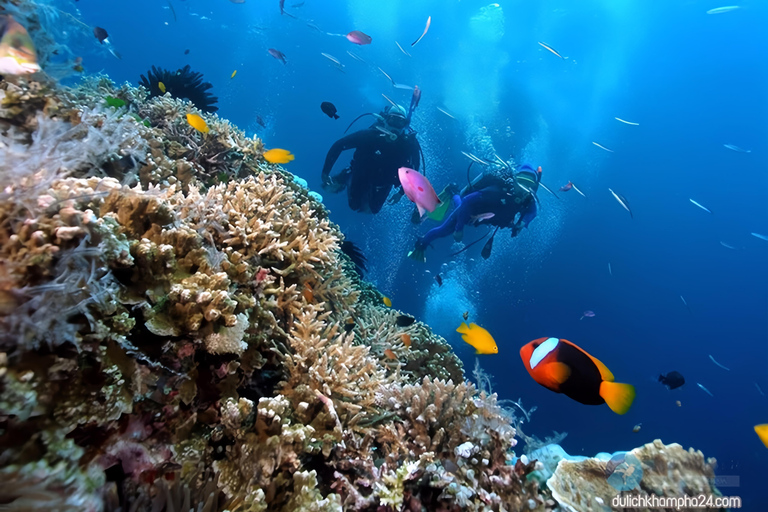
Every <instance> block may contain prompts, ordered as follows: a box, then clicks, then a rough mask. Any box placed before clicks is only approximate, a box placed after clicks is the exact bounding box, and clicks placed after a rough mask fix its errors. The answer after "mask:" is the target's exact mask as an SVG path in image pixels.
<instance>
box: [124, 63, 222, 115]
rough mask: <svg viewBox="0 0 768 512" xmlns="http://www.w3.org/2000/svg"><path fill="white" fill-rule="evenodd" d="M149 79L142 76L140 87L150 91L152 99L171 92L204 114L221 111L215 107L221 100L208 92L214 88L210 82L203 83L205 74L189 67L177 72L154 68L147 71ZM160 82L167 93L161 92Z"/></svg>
mask: <svg viewBox="0 0 768 512" xmlns="http://www.w3.org/2000/svg"><path fill="white" fill-rule="evenodd" d="M147 77H149V78H147ZM147 77H145V76H144V75H141V80H139V85H142V86H144V87H145V88H146V89H147V90H148V91H149V95H150V97H151V96H162V95H163V94H164V93H165V92H169V93H170V94H171V96H173V97H175V98H182V99H187V100H189V101H191V102H192V103H194V104H195V106H196V107H197V108H199V109H200V110H202V111H204V112H216V111H217V110H218V109H219V107H216V106H215V105H214V104H215V103H217V102H218V101H219V99H218V98H217V97H216V96H212V95H211V94H210V93H209V92H207V91H208V89H210V88H212V87H213V86H212V85H211V84H210V83H209V82H203V74H202V73H198V72H197V71H192V68H190V67H189V65H186V66H184V67H183V68H181V69H178V70H176V71H168V70H167V69H162V68H160V69H158V68H156V67H155V66H152V69H151V70H149V71H147ZM160 82H162V83H163V85H164V86H165V92H164V91H161V90H160V85H159V84H160Z"/></svg>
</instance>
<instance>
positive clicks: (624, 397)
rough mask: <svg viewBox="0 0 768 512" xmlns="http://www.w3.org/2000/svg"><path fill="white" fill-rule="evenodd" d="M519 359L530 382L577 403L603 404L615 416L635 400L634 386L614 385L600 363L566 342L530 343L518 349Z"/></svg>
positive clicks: (609, 372)
mask: <svg viewBox="0 0 768 512" xmlns="http://www.w3.org/2000/svg"><path fill="white" fill-rule="evenodd" d="M520 357H521V358H522V359H523V364H524V365H525V369H526V370H528V373H530V374H531V377H533V380H535V381H536V382H538V383H539V384H541V385H542V386H544V387H545V388H547V389H549V390H552V391H554V392H555V393H563V394H564V395H565V396H567V397H569V398H572V399H573V400H576V401H577V402H579V403H582V404H586V405H600V404H604V403H607V404H608V407H610V408H611V410H612V411H613V412H615V413H616V414H624V413H626V412H627V411H628V410H629V408H630V407H631V406H632V402H633V401H634V399H635V387H634V386H632V385H631V384H620V383H618V382H614V381H613V374H612V373H611V371H610V370H609V369H608V368H607V367H606V366H605V365H604V364H603V363H602V362H600V361H599V360H598V359H596V358H594V357H592V356H591V355H589V354H588V353H587V352H585V351H584V350H583V349H581V348H580V347H578V346H576V345H575V344H573V343H571V342H570V341H568V340H563V339H558V338H539V339H537V340H533V341H532V342H530V343H528V344H526V345H525V346H523V348H521V349H520Z"/></svg>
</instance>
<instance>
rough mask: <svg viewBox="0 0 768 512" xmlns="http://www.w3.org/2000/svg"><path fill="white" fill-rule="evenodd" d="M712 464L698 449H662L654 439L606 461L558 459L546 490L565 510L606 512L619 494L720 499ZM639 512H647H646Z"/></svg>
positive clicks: (673, 447)
mask: <svg viewBox="0 0 768 512" xmlns="http://www.w3.org/2000/svg"><path fill="white" fill-rule="evenodd" d="M625 461H631V462H625ZM714 465H715V460H714V459H706V460H705V459H704V455H703V454H702V453H701V452H700V451H695V450H693V449H692V448H691V449H689V450H688V451H686V450H684V449H683V448H682V447H681V446H680V445H679V444H676V443H673V444H670V445H665V444H664V443H662V442H661V441H660V440H658V439H657V440H655V441H653V442H652V443H648V444H646V445H644V446H641V447H639V448H635V449H634V450H631V451H629V452H627V453H619V454H615V455H614V456H613V457H611V458H609V459H608V460H601V459H598V458H592V459H585V460H582V461H569V460H567V459H562V460H561V461H560V462H559V463H558V465H557V469H556V470H555V472H554V474H553V475H552V477H551V478H550V479H549V480H547V486H548V487H549V489H550V490H551V491H552V496H553V497H554V498H555V500H557V502H558V503H559V505H560V506H561V507H562V508H563V510H566V511H570V512H586V511H593V510H594V511H601V510H610V506H609V505H610V503H611V500H612V499H613V498H614V497H615V496H617V494H618V493H619V492H620V491H629V492H631V494H632V495H633V496H640V497H647V496H665V497H684V496H689V497H696V496H700V495H702V494H704V495H719V492H718V491H717V489H716V488H715V486H714V479H715V472H714ZM613 477H615V479H614V478H613ZM626 483H628V485H624V486H622V485H623V484H626ZM637 510H641V511H642V512H650V509H648V508H642V509H637ZM679 510H686V511H687V510H690V511H693V510H695V508H694V507H691V508H679Z"/></svg>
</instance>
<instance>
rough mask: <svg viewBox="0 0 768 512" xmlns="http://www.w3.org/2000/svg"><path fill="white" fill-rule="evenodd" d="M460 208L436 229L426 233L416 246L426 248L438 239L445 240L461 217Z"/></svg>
mask: <svg viewBox="0 0 768 512" xmlns="http://www.w3.org/2000/svg"><path fill="white" fill-rule="evenodd" d="M461 210H462V208H461V207H459V208H457V209H455V210H454V211H453V212H451V214H450V215H449V216H448V218H447V219H445V221H444V222H443V223H442V224H440V225H439V226H437V227H436V228H432V229H430V230H429V231H427V233H426V234H425V235H424V236H423V237H421V238H419V241H418V242H417V244H418V245H423V246H424V247H426V246H427V245H429V244H431V243H432V242H434V241H435V240H437V239H438V238H445V237H446V236H448V235H450V234H451V233H453V231H454V230H455V229H456V223H457V221H458V219H459V217H460V216H461V215H463V214H462V213H461Z"/></svg>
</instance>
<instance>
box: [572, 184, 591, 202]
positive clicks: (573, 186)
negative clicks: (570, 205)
mask: <svg viewBox="0 0 768 512" xmlns="http://www.w3.org/2000/svg"><path fill="white" fill-rule="evenodd" d="M571 188H572V189H573V190H575V191H576V192H578V193H579V194H581V197H583V198H584V199H586V198H587V196H585V195H584V192H582V191H581V190H579V189H578V188H576V185H574V184H573V183H571Z"/></svg>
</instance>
